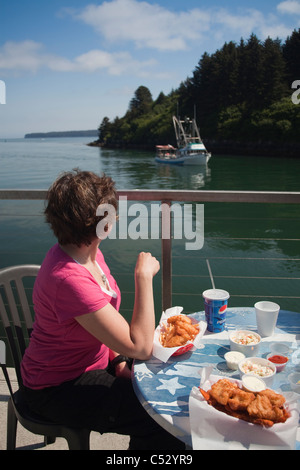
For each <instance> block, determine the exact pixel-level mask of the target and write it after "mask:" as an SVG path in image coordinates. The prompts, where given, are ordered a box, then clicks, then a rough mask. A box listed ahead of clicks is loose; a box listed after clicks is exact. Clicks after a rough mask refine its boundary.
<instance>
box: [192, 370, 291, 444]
mask: <svg viewBox="0 0 300 470" xmlns="http://www.w3.org/2000/svg"><path fill="white" fill-rule="evenodd" d="M210 372H211V370H205V368H204V369H203V374H202V377H203V378H202V379H201V388H203V389H204V390H209V389H210V388H211V385H212V384H213V383H214V382H217V381H218V380H219V379H224V376H216V375H209V374H210ZM204 376H205V377H204ZM229 380H232V381H233V382H236V383H238V384H239V386H240V381H239V380H235V379H229ZM279 393H281V392H279ZM282 395H284V396H285V398H286V404H287V406H288V410H289V412H290V413H291V416H290V417H289V418H288V419H287V420H286V422H285V423H277V424H274V425H273V426H272V427H270V428H265V427H262V426H260V425H258V424H253V423H248V422H246V421H243V420H240V419H237V418H234V417H233V416H229V415H227V414H225V413H222V412H221V411H219V410H216V409H215V408H214V407H213V406H211V405H209V404H208V403H207V402H206V400H205V399H204V398H203V396H202V394H201V392H200V390H199V389H198V388H196V387H194V388H193V389H192V391H191V394H190V398H189V415H190V424H191V435H192V443H193V449H194V450H202V449H207V450H230V449H232V450H233V449H236V450H249V449H250V450H255V449H256V450H260V449H261V450H265V449H269V450H272V449H273V450H277V449H278V450H293V449H294V448H295V444H296V435H297V427H298V420H299V410H298V405H297V397H295V394H293V393H291V392H289V393H282Z"/></svg>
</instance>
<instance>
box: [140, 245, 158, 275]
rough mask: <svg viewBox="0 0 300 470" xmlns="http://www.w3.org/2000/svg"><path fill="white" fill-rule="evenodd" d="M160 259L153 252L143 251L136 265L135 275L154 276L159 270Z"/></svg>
mask: <svg viewBox="0 0 300 470" xmlns="http://www.w3.org/2000/svg"><path fill="white" fill-rule="evenodd" d="M159 269H160V265H159V261H157V259H156V258H155V257H154V256H152V255H151V253H145V252H143V251H142V252H141V253H140V254H139V255H138V259H137V262H136V266H135V277H136V279H138V278H139V277H150V278H153V277H154V276H155V275H156V274H157V273H158V271H159Z"/></svg>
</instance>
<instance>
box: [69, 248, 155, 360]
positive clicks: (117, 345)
mask: <svg viewBox="0 0 300 470" xmlns="http://www.w3.org/2000/svg"><path fill="white" fill-rule="evenodd" d="M158 271H159V262H158V261H157V260H156V258H154V257H153V256H152V255H151V254H150V253H140V254H139V256H138V260H137V263H136V267H135V301H134V309H133V314H132V320H131V323H130V324H128V322H127V321H126V320H125V319H124V317H123V316H122V315H121V314H120V313H119V312H118V311H117V310H116V309H115V308H114V307H112V305H111V304H107V305H106V306H105V307H103V308H101V309H100V310H97V311H96V312H92V313H88V314H86V315H81V316H79V317H76V320H77V321H78V323H79V324H80V325H81V326H82V327H83V328H85V329H86V330H87V331H88V332H89V333H91V334H92V335H93V336H95V337H96V338H97V339H98V340H99V341H101V342H102V343H104V344H105V345H106V346H108V347H109V348H110V349H111V350H113V351H117V352H118V353H119V354H123V355H125V356H129V357H132V358H135V359H141V360H145V359H148V358H149V357H150V356H151V352H152V346H153V334H154V329H155V313H154V301H153V277H154V276H155V274H156V273H157V272H158Z"/></svg>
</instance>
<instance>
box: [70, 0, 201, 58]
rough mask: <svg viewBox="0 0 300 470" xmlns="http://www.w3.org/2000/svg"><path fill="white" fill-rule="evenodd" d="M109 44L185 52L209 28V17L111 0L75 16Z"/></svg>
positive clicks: (139, 3)
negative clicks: (122, 43)
mask: <svg viewBox="0 0 300 470" xmlns="http://www.w3.org/2000/svg"><path fill="white" fill-rule="evenodd" d="M75 17H76V18H77V19H80V20H82V21H84V22H85V23H87V24H88V25H91V26H92V27H93V28H94V29H95V30H96V31H97V32H98V33H100V34H101V35H103V36H104V38H105V39H106V40H108V41H110V42H113V43H116V42H120V41H133V42H134V44H135V46H136V47H138V48H142V47H147V48H154V49H158V50H171V51H172V50H173V51H177V50H184V49H186V48H187V47H188V42H189V41H190V40H195V39H199V38H200V37H201V35H202V34H203V33H205V31H207V30H208V28H209V22H210V15H209V13H207V12H204V11H202V10H200V9H198V8H197V9H194V10H190V11H188V12H172V11H170V10H167V9H166V8H164V7H162V6H160V5H157V4H153V5H152V4H150V3H147V2H138V1H136V0H112V1H111V2H103V3H102V4H101V5H88V6H87V7H86V8H85V9H84V10H82V12H81V13H78V14H77V15H75Z"/></svg>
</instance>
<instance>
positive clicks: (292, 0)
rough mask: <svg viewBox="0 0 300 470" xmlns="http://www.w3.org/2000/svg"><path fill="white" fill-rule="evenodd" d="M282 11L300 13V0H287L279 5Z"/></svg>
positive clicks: (278, 7)
mask: <svg viewBox="0 0 300 470" xmlns="http://www.w3.org/2000/svg"><path fill="white" fill-rule="evenodd" d="M277 10H278V11H279V12H280V13H288V14H291V15H300V2H299V1H296V0H287V1H285V2H281V3H279V5H277Z"/></svg>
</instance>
